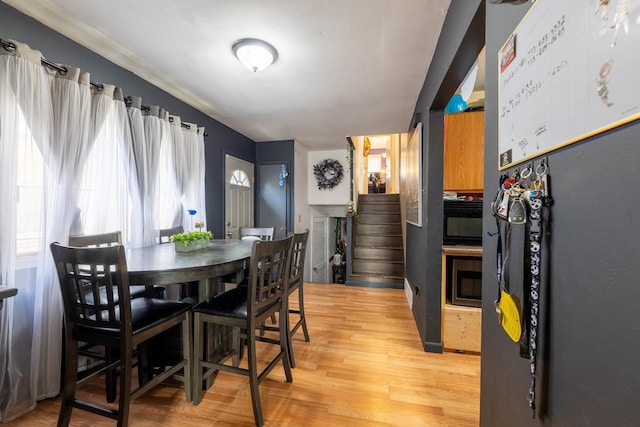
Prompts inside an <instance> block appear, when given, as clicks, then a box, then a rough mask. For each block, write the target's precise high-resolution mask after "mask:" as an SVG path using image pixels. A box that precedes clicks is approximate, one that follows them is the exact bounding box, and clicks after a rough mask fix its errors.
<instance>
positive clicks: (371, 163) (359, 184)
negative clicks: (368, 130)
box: [351, 134, 400, 197]
mask: <svg viewBox="0 0 640 427" xmlns="http://www.w3.org/2000/svg"><path fill="white" fill-rule="evenodd" d="M351 141H352V142H353V144H354V152H353V156H354V158H353V168H354V186H355V189H356V190H357V191H356V193H357V194H394V193H399V190H400V167H399V158H400V155H399V147H400V134H386V135H363V136H355V137H351ZM356 197H357V195H356Z"/></svg>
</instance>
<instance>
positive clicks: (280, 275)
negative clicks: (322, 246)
mask: <svg viewBox="0 0 640 427" xmlns="http://www.w3.org/2000/svg"><path fill="white" fill-rule="evenodd" d="M292 243H293V236H289V237H287V238H285V239H282V240H270V241H265V240H257V241H255V242H254V243H253V248H252V250H251V266H250V268H249V284H250V289H249V295H253V298H249V304H248V313H259V312H260V311H261V310H263V309H265V308H267V307H270V306H272V305H274V304H277V303H278V302H281V301H282V299H283V295H285V293H286V292H288V286H287V284H288V280H289V268H290V262H291V246H292Z"/></svg>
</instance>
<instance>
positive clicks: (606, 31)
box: [497, 0, 640, 170]
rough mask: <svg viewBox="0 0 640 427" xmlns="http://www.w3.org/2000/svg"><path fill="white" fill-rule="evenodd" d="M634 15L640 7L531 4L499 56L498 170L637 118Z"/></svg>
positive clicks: (639, 75) (637, 25)
mask: <svg viewBox="0 0 640 427" xmlns="http://www.w3.org/2000/svg"><path fill="white" fill-rule="evenodd" d="M605 3H608V4H605ZM639 16H640V0H609V1H608V2H607V1H601V0H581V1H575V0H538V1H536V2H535V3H534V5H533V6H532V7H531V8H530V10H529V12H528V13H527V15H526V16H525V17H524V18H523V20H522V21H521V22H520V24H519V25H518V27H517V28H516V29H515V31H514V32H513V33H512V34H511V36H510V37H509V38H508V39H507V41H506V42H505V44H504V45H503V47H502V48H501V49H500V51H499V52H498V64H497V65H498V113H499V114H498V138H499V140H498V154H499V156H498V169H500V170H502V169H506V168H508V167H510V166H513V165H516V164H518V163H521V162H524V161H526V160H528V159H531V158H533V157H536V156H539V155H541V154H544V153H548V152H550V151H553V150H556V149H558V148H560V147H563V146H566V145H569V144H572V143H575V142H578V141H581V140H583V139H585V138H588V137H590V136H593V135H595V134H598V133H601V132H604V131H607V130H609V129H612V128H614V127H617V126H620V125H622V124H625V123H628V122H630V121H633V120H637V119H638V118H640V18H639Z"/></svg>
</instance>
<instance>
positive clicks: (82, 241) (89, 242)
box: [69, 231, 165, 402]
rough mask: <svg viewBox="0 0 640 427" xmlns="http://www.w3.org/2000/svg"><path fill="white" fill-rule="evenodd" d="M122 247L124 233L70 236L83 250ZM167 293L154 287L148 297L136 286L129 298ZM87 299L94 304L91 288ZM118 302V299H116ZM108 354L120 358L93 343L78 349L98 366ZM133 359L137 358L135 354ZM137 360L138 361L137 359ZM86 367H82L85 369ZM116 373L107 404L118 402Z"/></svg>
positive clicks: (109, 384) (102, 296)
mask: <svg viewBox="0 0 640 427" xmlns="http://www.w3.org/2000/svg"><path fill="white" fill-rule="evenodd" d="M115 245H122V232H121V231H110V232H106V233H98V234H82V235H76V236H69V246H73V247H83V248H97V247H108V246H115ZM164 292H165V288H164V287H163V286H153V288H151V294H150V295H147V293H148V290H147V288H146V286H144V285H134V286H130V287H129V297H130V298H131V299H134V298H144V297H145V296H151V297H154V298H162V297H163V295H164ZM86 298H87V300H88V301H89V302H91V303H92V300H93V292H92V289H91V287H90V286H87V289H86ZM100 299H101V300H102V302H106V301H107V296H106V290H105V289H101V290H100ZM116 302H117V297H116ZM107 352H115V353H114V354H112V355H111V356H110V357H111V358H113V357H118V356H119V355H118V352H117V350H115V349H110V348H106V347H104V346H101V345H97V344H96V343H93V342H85V343H81V344H80V346H79V348H78V354H79V355H82V356H84V357H87V358H89V359H90V361H96V362H98V366H100V365H104V362H105V360H106V353H107ZM132 357H135V352H134V355H133V356H132ZM136 360H137V359H136ZM84 368H85V367H81V369H84ZM86 369H87V371H84V370H82V371H81V372H80V373H79V375H80V376H81V377H82V376H84V375H88V374H90V373H91V371H93V370H94V367H91V366H87V367H86ZM116 374H117V373H116V372H115V371H110V372H108V373H107V374H106V376H105V393H106V398H107V402H114V401H115V400H116ZM139 380H140V381H143V378H142V377H139Z"/></svg>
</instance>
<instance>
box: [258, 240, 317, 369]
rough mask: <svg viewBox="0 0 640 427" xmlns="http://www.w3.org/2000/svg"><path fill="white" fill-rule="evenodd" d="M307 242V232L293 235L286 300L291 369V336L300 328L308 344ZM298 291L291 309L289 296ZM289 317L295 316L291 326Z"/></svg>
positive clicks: (294, 364) (292, 358) (293, 361)
mask: <svg viewBox="0 0 640 427" xmlns="http://www.w3.org/2000/svg"><path fill="white" fill-rule="evenodd" d="M308 240H309V230H305V231H304V232H303V233H295V234H294V235H293V246H292V250H291V263H290V268H289V283H288V288H289V298H287V303H288V304H287V317H286V322H287V348H288V349H289V361H290V364H291V367H292V368H295V367H296V362H295V358H294V356H293V342H292V341H293V336H294V335H295V333H296V332H297V331H298V329H300V328H302V332H303V334H304V340H305V341H306V342H309V331H308V329H307V317H306V316H305V314H304V292H303V291H304V286H303V285H304V261H305V257H306V253H307V241H308ZM295 291H298V308H297V309H292V308H291V304H290V303H291V296H292V295H293V293H294V292H295ZM291 315H294V316H297V319H296V322H295V323H294V324H293V326H292V325H291ZM262 328H263V329H264V330H267V331H278V330H279V329H278V326H266V325H263V326H262Z"/></svg>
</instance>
